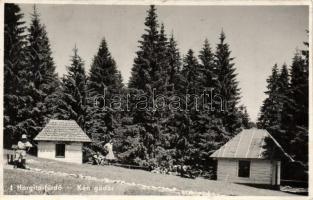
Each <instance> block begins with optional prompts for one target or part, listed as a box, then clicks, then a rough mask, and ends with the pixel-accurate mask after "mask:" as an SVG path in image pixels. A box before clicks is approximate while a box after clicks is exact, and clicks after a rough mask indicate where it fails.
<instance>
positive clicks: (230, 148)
mask: <svg viewBox="0 0 313 200" xmlns="http://www.w3.org/2000/svg"><path fill="white" fill-rule="evenodd" d="M265 139H269V140H272V143H273V144H274V145H275V146H276V147H277V148H276V149H279V150H280V151H281V152H282V153H283V154H281V155H286V156H287V157H288V158H289V159H291V160H292V158H291V157H290V156H288V154H286V153H285V152H284V151H283V149H282V147H281V146H280V145H279V144H278V142H277V141H276V140H275V139H274V138H273V137H272V136H271V135H270V134H269V133H268V132H267V131H266V130H263V129H256V128H253V129H246V130H243V131H242V132H240V133H239V134H238V135H236V136H235V137H234V138H232V139H231V140H230V141H228V142H227V143H226V144H225V145H223V146H222V147H221V148H220V149H218V150H217V151H215V152H214V153H213V154H212V155H211V157H212V158H215V159H217V180H220V181H226V182H234V183H248V184H262V185H263V184H264V185H273V186H278V185H280V174H281V159H280V158H275V159H273V158H269V157H268V156H266V155H268V154H270V153H271V152H268V151H267V152H266V149H265V148H264V145H265ZM266 141H268V140H266ZM265 152H266V153H265Z"/></svg>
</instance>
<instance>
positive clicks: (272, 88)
mask: <svg viewBox="0 0 313 200" xmlns="http://www.w3.org/2000/svg"><path fill="white" fill-rule="evenodd" d="M278 78H279V74H278V66H277V64H275V65H274V66H273V68H272V74H271V76H270V77H269V78H268V79H267V80H266V81H267V91H266V92H265V94H266V95H268V98H266V99H265V100H264V102H263V105H262V107H261V110H260V116H259V119H258V127H259V128H266V129H268V128H270V127H277V126H278V125H279V123H278V122H279V118H280V115H279V113H278V112H277V111H278V105H277V103H278V99H277V98H278V95H277V91H278Z"/></svg>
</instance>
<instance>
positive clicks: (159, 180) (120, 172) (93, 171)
mask: <svg viewBox="0 0 313 200" xmlns="http://www.w3.org/2000/svg"><path fill="white" fill-rule="evenodd" d="M29 158H30V160H29V166H30V167H31V168H39V169H44V170H52V171H55V172H64V173H69V174H80V175H84V176H92V177H97V178H99V179H100V178H107V179H111V180H123V181H125V182H128V183H136V184H142V185H146V186H162V187H167V188H177V189H178V190H188V191H196V192H211V193H216V194H221V195H245V196H247V195H258V196H285V195H290V194H288V193H284V192H280V191H274V190H268V189H259V188H254V187H250V186H245V185H239V184H234V183H226V182H221V181H214V180H207V179H202V178H197V179H186V178H181V177H178V176H172V175H161V174H153V173H150V172H147V171H143V170H134V169H125V168H121V167H114V166H93V165H88V164H83V165H79V164H71V163H63V162H57V161H52V160H47V159H39V158H36V157H29ZM21 177H22V178H21ZM22 183H24V185H33V184H43V185H44V184H49V185H56V184H61V185H63V188H65V189H64V190H63V191H61V192H60V191H53V192H51V194H77V185H79V184H83V185H89V186H97V185H99V184H100V183H99V182H97V181H87V180H80V179H79V178H74V177H62V178H59V177H55V176H53V175H43V174H36V173H34V172H25V171H24V170H13V169H5V171H4V191H5V194H20V193H21V192H22V191H17V190H16V188H14V187H13V190H10V189H11V188H10V187H11V185H16V184H22ZM100 185H103V186H104V187H105V185H107V187H108V188H109V187H111V188H113V190H112V191H101V192H98V193H95V192H94V191H93V189H92V188H93V187H91V191H84V192H82V193H80V194H115V195H119V194H128V195H140V194H145V195H149V194H151V195H162V194H163V195H173V194H172V193H170V192H159V191H155V190H147V189H145V190H143V189H141V188H139V187H136V186H129V185H122V184H118V183H109V184H103V183H101V184H100ZM69 186H73V187H69ZM34 193H35V194H40V193H43V191H40V192H37V193H36V192H34ZM32 194H33V193H32Z"/></svg>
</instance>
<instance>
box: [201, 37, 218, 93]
mask: <svg viewBox="0 0 313 200" xmlns="http://www.w3.org/2000/svg"><path fill="white" fill-rule="evenodd" d="M199 59H200V63H201V64H200V66H201V71H202V76H203V81H204V82H203V85H204V87H205V88H203V89H206V88H215V87H216V78H217V77H216V73H215V72H216V69H215V65H214V53H213V52H212V49H211V47H210V44H209V41H208V40H207V39H205V40H204V44H203V48H202V49H201V51H200V55H199Z"/></svg>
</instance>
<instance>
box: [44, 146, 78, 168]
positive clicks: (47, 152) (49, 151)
mask: <svg viewBox="0 0 313 200" xmlns="http://www.w3.org/2000/svg"><path fill="white" fill-rule="evenodd" d="M55 144H56V142H44V141H40V142H38V157H39V158H48V159H53V160H58V161H64V162H72V163H79V164H81V163H82V162H83V153H82V143H79V142H73V143H68V144H66V145H65V157H64V158H56V157H55Z"/></svg>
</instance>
